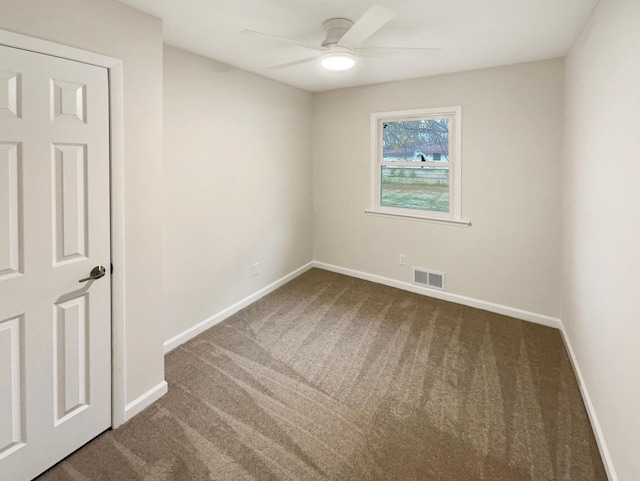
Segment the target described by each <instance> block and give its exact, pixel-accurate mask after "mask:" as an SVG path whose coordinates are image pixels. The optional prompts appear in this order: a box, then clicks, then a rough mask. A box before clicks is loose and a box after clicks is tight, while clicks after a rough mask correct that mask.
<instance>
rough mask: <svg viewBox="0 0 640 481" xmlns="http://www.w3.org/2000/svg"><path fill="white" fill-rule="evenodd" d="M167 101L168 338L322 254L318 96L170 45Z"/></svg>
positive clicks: (166, 57) (167, 50) (166, 69)
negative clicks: (314, 99)
mask: <svg viewBox="0 0 640 481" xmlns="http://www.w3.org/2000/svg"><path fill="white" fill-rule="evenodd" d="M164 109H165V111H164V112H165V113H164V131H165V137H164V163H165V165H164V173H165V175H164V179H165V181H164V194H165V197H164V238H165V243H164V287H165V293H164V299H163V302H164V317H165V319H166V323H167V331H166V335H165V338H166V339H170V338H172V337H174V336H176V335H179V334H180V333H182V332H184V331H185V330H187V329H189V328H191V327H193V326H194V325H195V324H198V323H199V322H202V321H205V320H206V319H207V318H209V317H211V316H213V315H215V314H217V313H219V312H220V311H222V310H223V309H226V308H228V307H229V306H231V305H232V304H234V303H236V302H238V301H240V300H242V299H244V298H246V297H248V296H250V295H252V294H254V293H255V292H256V291H258V290H259V289H261V288H263V287H265V286H267V285H268V284H270V283H272V282H274V281H276V280H277V279H279V278H281V277H283V276H285V275H286V274H289V273H291V272H292V271H294V270H295V269H297V268H299V267H301V266H303V265H304V264H306V263H308V262H310V261H311V260H312V220H311V211H312V204H311V198H312V192H311V190H312V181H311V112H312V103H311V94H310V93H309V92H305V91H303V90H299V89H296V88H294V87H290V86H287V85H284V84H282V83H278V82H275V81H273V80H269V79H266V78H264V77H260V76H258V75H254V74H251V73H248V72H245V71H242V70H238V69H235V68H232V67H230V66H228V65H225V64H221V63H218V62H215V61H213V60H209V59H206V58H204V57H200V56H197V55H194V54H191V53H188V52H186V51H183V50H179V49H176V48H173V47H168V46H167V47H165V51H164ZM254 262H259V263H260V271H261V273H260V275H259V276H253V274H252V265H253V263H254Z"/></svg>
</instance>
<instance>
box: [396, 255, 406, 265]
mask: <svg viewBox="0 0 640 481" xmlns="http://www.w3.org/2000/svg"><path fill="white" fill-rule="evenodd" d="M398 264H400V265H401V266H406V265H407V256H405V255H404V254H398Z"/></svg>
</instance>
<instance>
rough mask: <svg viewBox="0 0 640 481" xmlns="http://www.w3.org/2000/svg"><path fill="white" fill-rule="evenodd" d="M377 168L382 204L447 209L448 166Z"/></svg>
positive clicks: (447, 210) (440, 210) (409, 207)
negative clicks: (378, 170)
mask: <svg viewBox="0 0 640 481" xmlns="http://www.w3.org/2000/svg"><path fill="white" fill-rule="evenodd" d="M381 168H382V171H381V173H382V175H381V177H380V178H381V182H380V184H381V185H380V190H381V196H380V197H381V204H382V205H383V206H385V207H400V208H404V209H420V210H429V211H434V212H449V168H448V167H427V166H425V167H393V166H387V165H383V166H381Z"/></svg>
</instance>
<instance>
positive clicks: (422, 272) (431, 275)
mask: <svg viewBox="0 0 640 481" xmlns="http://www.w3.org/2000/svg"><path fill="white" fill-rule="evenodd" d="M413 283H414V284H416V285H418V286H423V287H428V288H430V289H438V290H439V291H444V272H438V271H433V270H428V269H423V268H421V267H413Z"/></svg>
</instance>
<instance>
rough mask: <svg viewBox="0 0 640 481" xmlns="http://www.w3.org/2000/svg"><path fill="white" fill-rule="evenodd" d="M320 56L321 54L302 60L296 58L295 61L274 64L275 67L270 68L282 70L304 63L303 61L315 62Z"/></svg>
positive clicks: (270, 68)
mask: <svg viewBox="0 0 640 481" xmlns="http://www.w3.org/2000/svg"><path fill="white" fill-rule="evenodd" d="M318 57H319V56H318V55H316V56H315V57H309V58H303V59H302V60H296V61H294V62H288V63H282V64H280V65H274V66H273V67H269V70H280V69H283V68H287V67H293V66H294V65H300V64H303V63H307V62H313V61H314V60H316V59H317V58H318Z"/></svg>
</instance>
